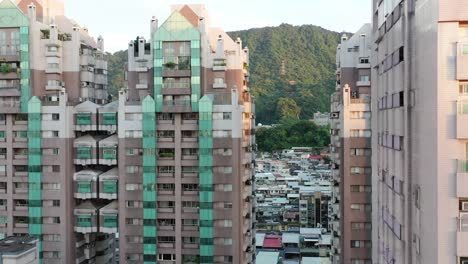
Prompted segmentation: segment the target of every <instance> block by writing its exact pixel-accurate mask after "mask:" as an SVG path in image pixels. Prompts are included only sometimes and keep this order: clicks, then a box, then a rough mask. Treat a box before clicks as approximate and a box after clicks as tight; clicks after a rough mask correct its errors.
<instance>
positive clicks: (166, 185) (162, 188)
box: [158, 183, 175, 191]
mask: <svg viewBox="0 0 468 264" xmlns="http://www.w3.org/2000/svg"><path fill="white" fill-rule="evenodd" d="M174 189H175V184H173V183H162V184H158V190H160V191H173V190H174Z"/></svg>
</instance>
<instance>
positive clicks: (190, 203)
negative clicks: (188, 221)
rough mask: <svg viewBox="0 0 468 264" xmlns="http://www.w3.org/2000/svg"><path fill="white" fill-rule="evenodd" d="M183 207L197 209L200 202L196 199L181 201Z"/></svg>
mask: <svg viewBox="0 0 468 264" xmlns="http://www.w3.org/2000/svg"><path fill="white" fill-rule="evenodd" d="M182 207H183V208H191V209H194V208H195V209H198V208H199V207H200V203H199V202H197V201H182Z"/></svg>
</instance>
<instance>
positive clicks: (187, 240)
mask: <svg viewBox="0 0 468 264" xmlns="http://www.w3.org/2000/svg"><path fill="white" fill-rule="evenodd" d="M182 243H184V244H198V243H200V238H198V237H182Z"/></svg>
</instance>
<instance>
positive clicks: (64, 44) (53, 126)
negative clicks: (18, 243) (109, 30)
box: [0, 0, 118, 263]
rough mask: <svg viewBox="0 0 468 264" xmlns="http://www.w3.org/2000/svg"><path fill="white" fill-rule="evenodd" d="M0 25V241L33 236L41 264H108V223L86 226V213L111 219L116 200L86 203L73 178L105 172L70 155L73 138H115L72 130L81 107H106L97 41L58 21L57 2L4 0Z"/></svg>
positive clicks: (111, 241)
mask: <svg viewBox="0 0 468 264" xmlns="http://www.w3.org/2000/svg"><path fill="white" fill-rule="evenodd" d="M0 17H2V20H1V22H0V175H1V177H0V187H1V188H0V189H1V191H0V193H1V194H0V199H1V207H0V223H1V224H0V233H1V236H2V237H5V236H12V235H16V236H25V235H28V234H29V235H31V236H33V237H36V238H39V242H38V245H37V249H38V250H39V254H38V257H39V258H40V260H39V261H40V262H41V263H42V262H43V263H109V262H113V261H114V255H115V253H114V252H115V250H114V248H115V246H116V243H115V233H116V231H117V229H116V228H114V229H106V228H107V227H108V226H109V225H110V226H112V224H109V222H112V219H111V220H108V218H106V217H103V219H102V221H100V222H99V223H101V225H102V227H100V228H96V227H95V226H93V225H92V224H93V222H91V221H88V220H95V219H90V217H88V216H89V215H92V214H91V213H89V211H93V209H95V210H94V213H95V214H96V210H97V209H96V208H94V207H93V206H94V205H96V206H98V209H100V210H102V211H105V212H107V213H109V212H113V213H114V215H115V216H114V218H116V217H117V213H115V211H112V210H107V211H106V210H105V209H109V207H112V205H114V207H116V204H115V202H114V201H113V200H115V198H116V196H115V197H107V198H103V197H106V196H105V195H104V196H102V197H100V196H96V195H94V196H93V195H86V192H87V187H90V188H91V187H92V181H88V180H82V176H83V174H84V173H83V172H86V171H94V170H104V172H106V171H108V170H110V169H111V168H112V166H115V164H108V163H106V162H101V161H100V160H96V161H91V162H89V163H86V162H83V161H82V159H80V154H81V153H75V145H76V144H78V143H77V140H75V138H80V137H82V136H86V135H87V134H91V135H92V136H101V137H104V138H107V137H109V136H110V135H111V134H112V133H115V131H116V129H114V130H113V131H112V130H108V129H107V127H106V128H104V129H102V128H101V127H95V128H94V129H92V127H91V126H88V127H87V126H85V125H81V126H80V124H81V122H84V121H83V119H82V118H81V116H80V113H79V112H80V111H81V110H82V109H85V108H86V107H90V106H89V105H92V106H95V108H96V107H101V106H102V104H104V103H107V99H108V95H107V62H106V59H105V56H104V53H103V48H104V47H103V45H104V43H103V39H102V38H98V39H97V41H95V40H94V39H93V38H92V37H91V36H89V34H88V32H87V29H85V28H81V27H79V26H77V25H76V22H74V21H73V20H70V19H69V18H67V17H65V16H64V13H63V3H62V1H52V0H50V1H17V3H16V4H15V3H13V2H11V1H9V0H4V1H2V2H1V3H0ZM77 112H78V113H77ZM114 115H116V114H115V112H114ZM78 117H80V118H78ZM115 119H116V118H115ZM75 125H76V126H75ZM98 129H101V130H98ZM78 142H79V141H78ZM103 156H105V155H103ZM98 162H100V163H98ZM100 164H102V165H100ZM117 176H118V175H116V177H117ZM80 177H81V178H80ZM114 185H116V181H114ZM90 208H91V210H89V209H90ZM102 208H104V209H102ZM87 210H88V211H87ZM83 212H85V213H83ZM105 212H103V214H101V215H104V213H105ZM83 215H84V216H83ZM110 218H112V217H110ZM114 222H115V224H114V226H115V227H116V225H117V220H115V221H114ZM94 223H97V221H95V222H94Z"/></svg>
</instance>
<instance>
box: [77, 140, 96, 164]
mask: <svg viewBox="0 0 468 264" xmlns="http://www.w3.org/2000/svg"><path fill="white" fill-rule="evenodd" d="M96 144H97V139H96V138H94V137H92V136H90V135H85V136H83V137H80V138H77V139H75V142H74V143H73V145H74V148H75V159H74V162H75V164H76V165H83V166H84V165H93V164H94V165H97V153H96V152H97V148H96Z"/></svg>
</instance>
